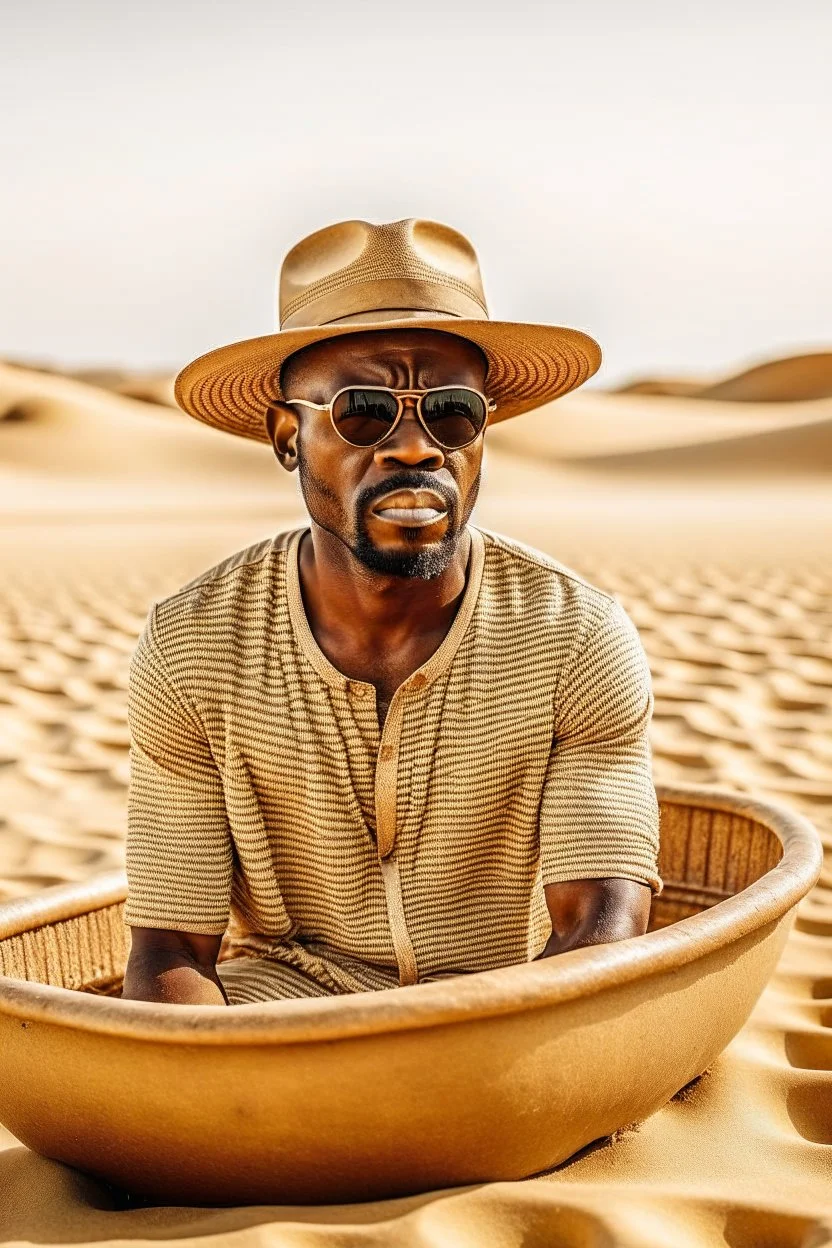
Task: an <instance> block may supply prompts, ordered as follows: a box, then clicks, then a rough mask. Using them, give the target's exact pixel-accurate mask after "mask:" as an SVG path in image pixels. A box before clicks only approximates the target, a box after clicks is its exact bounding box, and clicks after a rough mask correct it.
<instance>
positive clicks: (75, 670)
mask: <svg viewBox="0 0 832 1248" xmlns="http://www.w3.org/2000/svg"><path fill="white" fill-rule="evenodd" d="M680 404H681V407H680V406H679V405H680ZM762 406H763V403H760V404H759V407H760V408H762ZM765 407H766V411H767V415H766V414H765V413H763V412H762V411H761V410H757V405H755V404H747V403H746V404H743V405H742V409H741V413H740V412H739V411H738V408H739V405H737V404H734V403H730V402H728V401H725V402H724V403H723V402H717V401H715V400H707V401H705V400H699V401H697V402H696V403H693V404H692V403H690V402H689V401H687V400H684V399H680V398H678V397H677V398H672V397H671V398H668V397H662V396H655V395H654V396H637V395H632V394H631V395H605V394H597V393H587V394H586V395H576V396H574V398H572V399H570V400H568V401H565V402H564V403H563V404H559V405H557V407H556V408H555V409H553V410H552V412H551V413H547V414H546V415H545V416H543V417H539V418H538V421H537V423H536V424H535V422H534V421H532V420H531V419H530V418H522V422H521V421H519V420H518V421H517V422H514V425H515V426H516V437H512V436H511V432H512V431H511V428H510V427H508V426H507V427H506V428H505V429H503V430H494V431H493V433H494V435H496V436H494V437H493V438H492V439H491V449H490V451H489V455H488V462H487V469H486V474H485V476H486V480H485V485H484V489H483V496H482V500H481V503H480V504H479V506H478V509H477V516H476V518H477V520H478V521H479V522H480V523H481V524H483V525H485V526H486V527H491V528H495V529H498V530H501V531H503V532H506V533H510V534H511V535H513V536H516V537H519V538H521V539H522V540H526V541H528V542H531V543H532V544H534V545H536V546H539V547H540V548H542V549H544V550H547V551H549V552H551V553H552V554H554V555H556V556H557V557H558V558H561V559H563V560H564V561H566V562H567V563H570V564H571V565H572V566H573V567H576V568H577V569H578V570H580V571H582V572H584V573H585V574H586V575H588V576H589V577H590V578H591V579H593V580H594V581H595V582H596V583H598V584H601V585H603V586H605V587H606V588H608V589H610V590H612V591H613V592H614V593H616V594H617V595H618V596H619V597H620V598H621V600H622V602H623V603H624V604H625V606H626V607H627V608H628V610H629V611H630V612H631V614H632V615H633V617H634V619H635V620H636V623H637V624H638V626H639V628H640V630H641V634H642V637H643V640H644V644H645V647H646V649H647V652H648V655H649V658H650V664H651V668H652V671H653V677H654V685H655V694H656V713H655V719H654V724H653V743H654V751H655V772H656V776H657V779H660V780H687V781H695V782H700V783H706V784H719V785H723V786H729V787H731V788H734V789H740V790H743V791H746V792H750V793H757V794H760V795H765V796H769V797H772V798H776V799H779V800H781V801H785V802H787V803H789V804H791V805H793V806H794V807H795V808H797V809H799V810H801V811H803V812H805V813H806V814H808V815H809V817H810V818H811V819H813V820H814V822H815V824H816V826H817V827H818V828H819V829H820V831H821V833H822V835H823V837H824V843H825V846H826V848H827V851H828V852H829V853H830V854H832V646H831V645H830V633H832V567H830V561H829V550H830V549H832V489H830V485H832V476H830V475H829V473H828V467H829V465H830V458H829V456H830V444H831V443H832V411H830V409H829V407H828V404H824V400H823V399H814V400H811V401H809V402H806V403H802V404H801V403H780V402H767V403H765ZM4 413H5V414H6V415H7V419H6V420H4V419H2V414H4ZM9 414H10V415H11V417H12V418H11V419H8V415H9ZM739 419H741V420H742V421H743V422H744V423H745V432H744V433H743V431H742V430H741V429H739V428H738V427H737V424H736V421H737V420H739ZM697 422H699V423H698V424H697ZM760 438H771V439H775V441H774V442H772V443H769V444H768V445H769V446H772V445H773V446H775V447H776V448H777V456H776V458H773V459H772V458H769V457H768V456H770V455H771V454H773V452H769V451H764V452H762V453H757V451H756V450H755V440H757V439H760ZM807 438H808V439H809V443H808V444H809V445H811V447H812V448H814V451H813V452H812V453H809V452H808V451H807V450H806V447H807ZM824 448H825V452H824ZM743 449H744V450H745V451H746V452H747V453H746V454H743ZM729 452H730V456H731V464H732V467H731V469H730V470H726V467H725V458H726V453H729ZM824 453H825V455H826V458H824ZM0 487H2V488H0V570H2V575H0V899H2V898H4V897H14V896H20V895H23V894H25V893H29V892H32V891H34V890H36V889H40V888H43V887H45V886H47V885H50V884H54V883H58V882H62V881H66V880H79V879H83V878H84V877H86V876H87V875H89V874H90V873H93V872H96V871H100V870H105V869H108V868H110V867H112V866H116V865H119V864H120V863H121V862H122V856H123V838H124V822H125V799H126V783H127V732H126V726H125V694H126V683H127V665H128V661H129V655H130V651H131V648H132V646H133V644H134V641H135V637H136V634H137V632H138V630H139V628H140V627H141V625H142V622H143V619H144V615H145V612H146V610H147V607H148V605H149V603H150V602H151V601H152V600H153V599H154V598H156V597H159V596H161V595H163V594H165V593H167V592H169V591H170V590H172V589H175V588H176V587H177V586H178V585H180V584H181V583H182V582H183V581H185V580H186V579H188V578H189V577H190V576H192V575H195V574H196V573H197V572H199V571H201V570H202V569H204V568H205V567H207V566H209V565H210V564H211V563H212V562H213V561H215V560H217V559H219V558H221V557H223V556H224V555H226V554H228V553H230V552H231V551H233V550H236V549H239V548H240V547H242V546H244V545H246V544H248V543H249V542H252V541H255V540H258V539H259V538H261V537H263V536H265V535H268V534H270V533H273V532H275V531H277V530H279V529H280V528H283V527H287V526H288V525H290V524H292V523H295V522H296V521H299V520H300V519H301V516H302V511H301V507H300V503H299V499H298V495H297V491H296V487H295V483H294V482H293V481H291V480H289V479H288V478H286V477H285V476H284V475H283V474H281V473H280V472H279V471H278V469H277V468H276V465H275V464H274V462H273V460H272V459H271V458H270V452H269V451H268V449H266V448H261V447H257V446H255V445H253V444H252V445H247V444H245V443H242V442H239V441H235V440H232V439H228V438H222V437H221V435H218V434H216V433H214V432H213V431H211V430H205V429H202V428H201V427H199V426H198V425H197V424H196V423H195V422H189V421H187V420H186V419H185V418H184V417H183V418H180V417H178V416H177V415H176V413H175V412H173V411H171V410H169V409H164V408H160V407H154V406H151V405H150V404H149V403H148V402H147V401H139V400H137V399H131V398H129V397H124V396H122V395H119V394H116V393H114V392H113V391H112V390H105V389H102V388H101V387H100V386H93V385H91V384H90V383H89V381H86V382H84V381H79V380H77V379H66V378H62V377H59V376H49V375H46V374H42V373H37V372H34V371H31V370H30V371H28V372H27V371H25V370H19V369H7V370H0ZM229 1147H233V1139H231V1140H229ZM122 1206H123V1201H121V1200H120V1198H118V1197H116V1196H114V1195H113V1193H111V1192H108V1191H106V1190H105V1189H103V1188H102V1187H101V1186H100V1185H98V1184H96V1183H94V1182H92V1181H91V1180H88V1179H86V1178H84V1177H82V1176H79V1175H77V1174H75V1173H74V1172H72V1171H70V1170H68V1169H67V1168H65V1167H63V1166H60V1165H58V1164H56V1163H52V1162H49V1161H46V1160H43V1159H41V1158H38V1157H36V1156H34V1155H33V1154H31V1153H29V1152H28V1151H27V1150H25V1149H23V1148H21V1147H20V1146H17V1145H16V1144H15V1142H14V1141H13V1140H12V1139H11V1138H10V1137H9V1136H8V1135H4V1134H3V1133H2V1131H1V1130H0V1242H3V1243H19V1242H23V1243H31V1242H34V1243H39V1244H40V1243H42V1244H50V1243H67V1242H71V1243H79V1244H83V1243H96V1244H98V1243H102V1242H103V1243H108V1242H122V1241H134V1240H139V1239H141V1240H152V1241H154V1242H159V1243H171V1244H173V1243H176V1244H179V1245H187V1244H191V1243H192V1244H195V1245H196V1244H199V1245H206V1244H209V1243H214V1242H215V1243H222V1244H223V1245H224V1244H227V1243H232V1244H239V1245H242V1246H244V1248H249V1246H250V1248H254V1246H255V1245H257V1246H258V1248H259V1245H261V1244H266V1243H268V1244H269V1245H270V1246H272V1245H281V1246H283V1245H292V1246H298V1248H300V1246H301V1245H303V1246H304V1248H307V1246H311V1245H327V1246H333V1245H351V1246H352V1245H362V1246H364V1245H408V1246H416V1245H418V1246H420V1248H421V1246H425V1248H427V1246H428V1245H429V1246H431V1248H433V1246H438V1245H443V1246H444V1245H453V1246H454V1248H456V1246H465V1248H468V1246H469V1245H470V1246H471V1248H473V1246H474V1245H476V1246H479V1245H499V1246H503V1245H506V1246H507V1245H512V1246H514V1245H517V1246H518V1248H519V1246H520V1245H524V1246H526V1248H528V1246H536V1245H541V1246H542V1245H547V1248H548V1246H551V1245H558V1246H566V1248H573V1246H574V1248H590V1246H592V1248H596V1246H597V1248H607V1246H613V1245H615V1246H622V1248H623V1246H627V1248H636V1246H638V1248H659V1246H662V1248H667V1246H671V1248H694V1246H695V1248H700V1246H705V1245H724V1244H728V1245H731V1246H732V1248H780V1246H782V1248H797V1246H798V1245H801V1246H803V1248H810V1246H811V1248H818V1246H820V1245H823V1244H832V872H830V871H829V869H828V868H827V872H826V874H825V875H824V877H823V878H822V880H821V882H820V884H819V885H818V887H817V888H816V889H815V890H814V891H813V893H812V894H811V896H810V897H809V898H808V899H807V900H806V902H804V903H803V905H802V907H801V909H800V913H799V917H798V920H797V923H796V926H795V929H794V931H793V933H792V935H791V937H790V939H789V942H788V945H787V948H786V951H785V955H784V957H783V960H782V963H781V965H780V967H779V969H778V971H777V973H776V975H775V977H774V979H773V981H772V983H771V984H770V986H769V988H768V989H767V991H766V992H765V994H764V996H763V998H762V1000H761V1002H760V1004H759V1006H758V1008H757V1010H756V1011H755V1013H754V1015H753V1017H752V1019H751V1021H750V1022H749V1023H748V1025H747V1026H746V1027H745V1028H744V1029H743V1031H742V1032H741V1034H740V1035H739V1036H738V1037H737V1039H736V1040H735V1041H734V1043H733V1044H732V1045H731V1046H730V1047H729V1049H728V1050H727V1051H726V1053H725V1054H724V1055H723V1056H722V1057H721V1058H720V1059H719V1060H718V1061H717V1062H716V1063H715V1065H714V1067H713V1069H712V1070H711V1071H710V1073H709V1074H708V1075H707V1076H706V1077H705V1078H704V1079H703V1080H701V1081H700V1082H699V1083H698V1084H697V1085H696V1086H695V1087H694V1088H692V1089H690V1090H689V1092H688V1093H687V1095H685V1096H684V1097H681V1098H678V1099H677V1100H675V1101H674V1102H672V1103H671V1104H669V1105H668V1106H666V1107H665V1108H664V1109H662V1110H661V1111H660V1112H659V1113H657V1114H656V1115H654V1117H652V1118H651V1119H649V1120H648V1121H647V1122H645V1123H643V1124H641V1126H640V1127H638V1129H635V1130H633V1131H628V1132H624V1133H622V1134H621V1135H620V1136H619V1137H618V1138H616V1139H615V1140H608V1141H603V1142H601V1143H600V1144H598V1145H596V1146H593V1147H592V1148H590V1149H588V1150H586V1152H585V1153H584V1154H583V1155H581V1156H579V1157H577V1158H575V1159H573V1160H572V1161H571V1162H570V1163H568V1164H567V1165H565V1166H563V1167H560V1168H559V1169H558V1170H557V1171H556V1172H554V1173H552V1174H548V1175H545V1176H543V1177H540V1178H537V1179H534V1180H530V1181H526V1182H524V1183H498V1184H491V1185H483V1186H479V1187H475V1188H468V1189H462V1190H458V1191H451V1192H441V1193H433V1194H429V1195H427V1196H423V1197H414V1198H410V1199H407V1200H401V1201H392V1202H386V1203H382V1204H370V1205H360V1206H350V1207H339V1208H325V1209H294V1208H292V1209H288V1208H277V1207H270V1208H254V1209H226V1210H192V1209H169V1208H158V1209H146V1208H124V1207H122Z"/></svg>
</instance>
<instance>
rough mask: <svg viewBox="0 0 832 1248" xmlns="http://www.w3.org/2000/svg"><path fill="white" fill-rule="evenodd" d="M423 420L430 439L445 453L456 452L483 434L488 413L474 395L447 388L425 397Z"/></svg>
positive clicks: (461, 390) (480, 399)
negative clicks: (442, 448) (447, 451)
mask: <svg viewBox="0 0 832 1248" xmlns="http://www.w3.org/2000/svg"><path fill="white" fill-rule="evenodd" d="M422 416H423V418H424V421H425V424H426V425H427V427H428V429H429V430H430V434H431V437H432V438H434V439H435V440H436V441H437V442H438V443H439V444H440V446H444V447H445V448H446V449H447V450H456V449H457V448H459V447H461V446H467V445H468V443H469V442H473V440H474V438H475V437H476V436H477V434H479V433H482V430H483V428H484V427H485V422H486V418H487V416H488V411H487V409H486V406H485V400H484V399H483V398H482V397H481V395H479V394H477V393H476V391H474V390H466V389H465V388H460V389H456V388H452V387H450V386H449V387H448V388H447V389H445V390H433V391H431V393H430V394H426V395H425V397H424V398H423V399H422Z"/></svg>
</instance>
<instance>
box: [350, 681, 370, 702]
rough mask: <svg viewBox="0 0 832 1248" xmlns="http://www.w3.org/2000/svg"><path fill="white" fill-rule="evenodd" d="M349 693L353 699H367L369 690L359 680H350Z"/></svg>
mask: <svg viewBox="0 0 832 1248" xmlns="http://www.w3.org/2000/svg"><path fill="white" fill-rule="evenodd" d="M347 693H348V694H349V695H350V697H351V698H363V697H366V694H367V690H366V689H365V688H364V686H363V685H360V684H359V683H358V681H357V680H349V681H347Z"/></svg>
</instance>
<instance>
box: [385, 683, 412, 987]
mask: <svg viewBox="0 0 832 1248" xmlns="http://www.w3.org/2000/svg"><path fill="white" fill-rule="evenodd" d="M404 694H405V689H403V688H402V689H398V690H397V691H396V693H395V694H394V695H393V700H392V702H391V703H390V709H389V710H388V712H387V719H386V720H385V722H384V728H383V730H382V734H381V741H380V743H379V748H378V756H377V759H376V846H377V850H378V857H379V866H380V868H381V878H382V882H383V884H384V899H385V902H386V904H387V918H388V921H389V923H390V934H391V937H392V940H393V949H394V951H395V954H396V962H397V964H398V968H399V983H400V984H402V985H406V984H415V983H417V982H418V979H419V972H418V967H417V965H416V954H415V952H414V949H413V944H412V942H411V939H410V933H409V932H408V930H407V921H406V919H405V913H404V900H403V897H402V883H401V876H400V874H399V864H398V861H397V859H396V852H395V850H396V806H397V797H398V773H399V744H400V741H401V730H402V713H403V712H402V706H403V695H404Z"/></svg>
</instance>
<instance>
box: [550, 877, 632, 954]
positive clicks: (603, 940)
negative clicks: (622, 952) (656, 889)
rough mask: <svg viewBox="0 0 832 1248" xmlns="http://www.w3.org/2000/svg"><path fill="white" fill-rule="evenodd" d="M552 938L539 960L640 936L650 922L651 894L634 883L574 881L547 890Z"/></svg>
mask: <svg viewBox="0 0 832 1248" xmlns="http://www.w3.org/2000/svg"><path fill="white" fill-rule="evenodd" d="M544 892H545V894H546V904H547V906H548V909H549V917H550V918H551V920H552V935H551V936H550V937H549V939H548V941H547V942H546V946H545V948H544V949H543V951H542V952H541V953H539V954H538V957H540V958H549V957H552V956H553V955H554V954H557V953H566V952H567V951H568V950H570V949H583V948H585V947H586V946H587V945H607V944H611V943H612V942H614V941H616V940H627V939H628V938H629V937H631V936H641V935H643V934H644V932H646V931H647V925H648V923H649V921H650V898H651V892H650V889H649V887H648V886H647V885H646V884H638V883H636V882H635V881H633V880H625V879H603V880H573V881H570V882H569V883H564V884H547V885H546V886H545V888H544Z"/></svg>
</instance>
